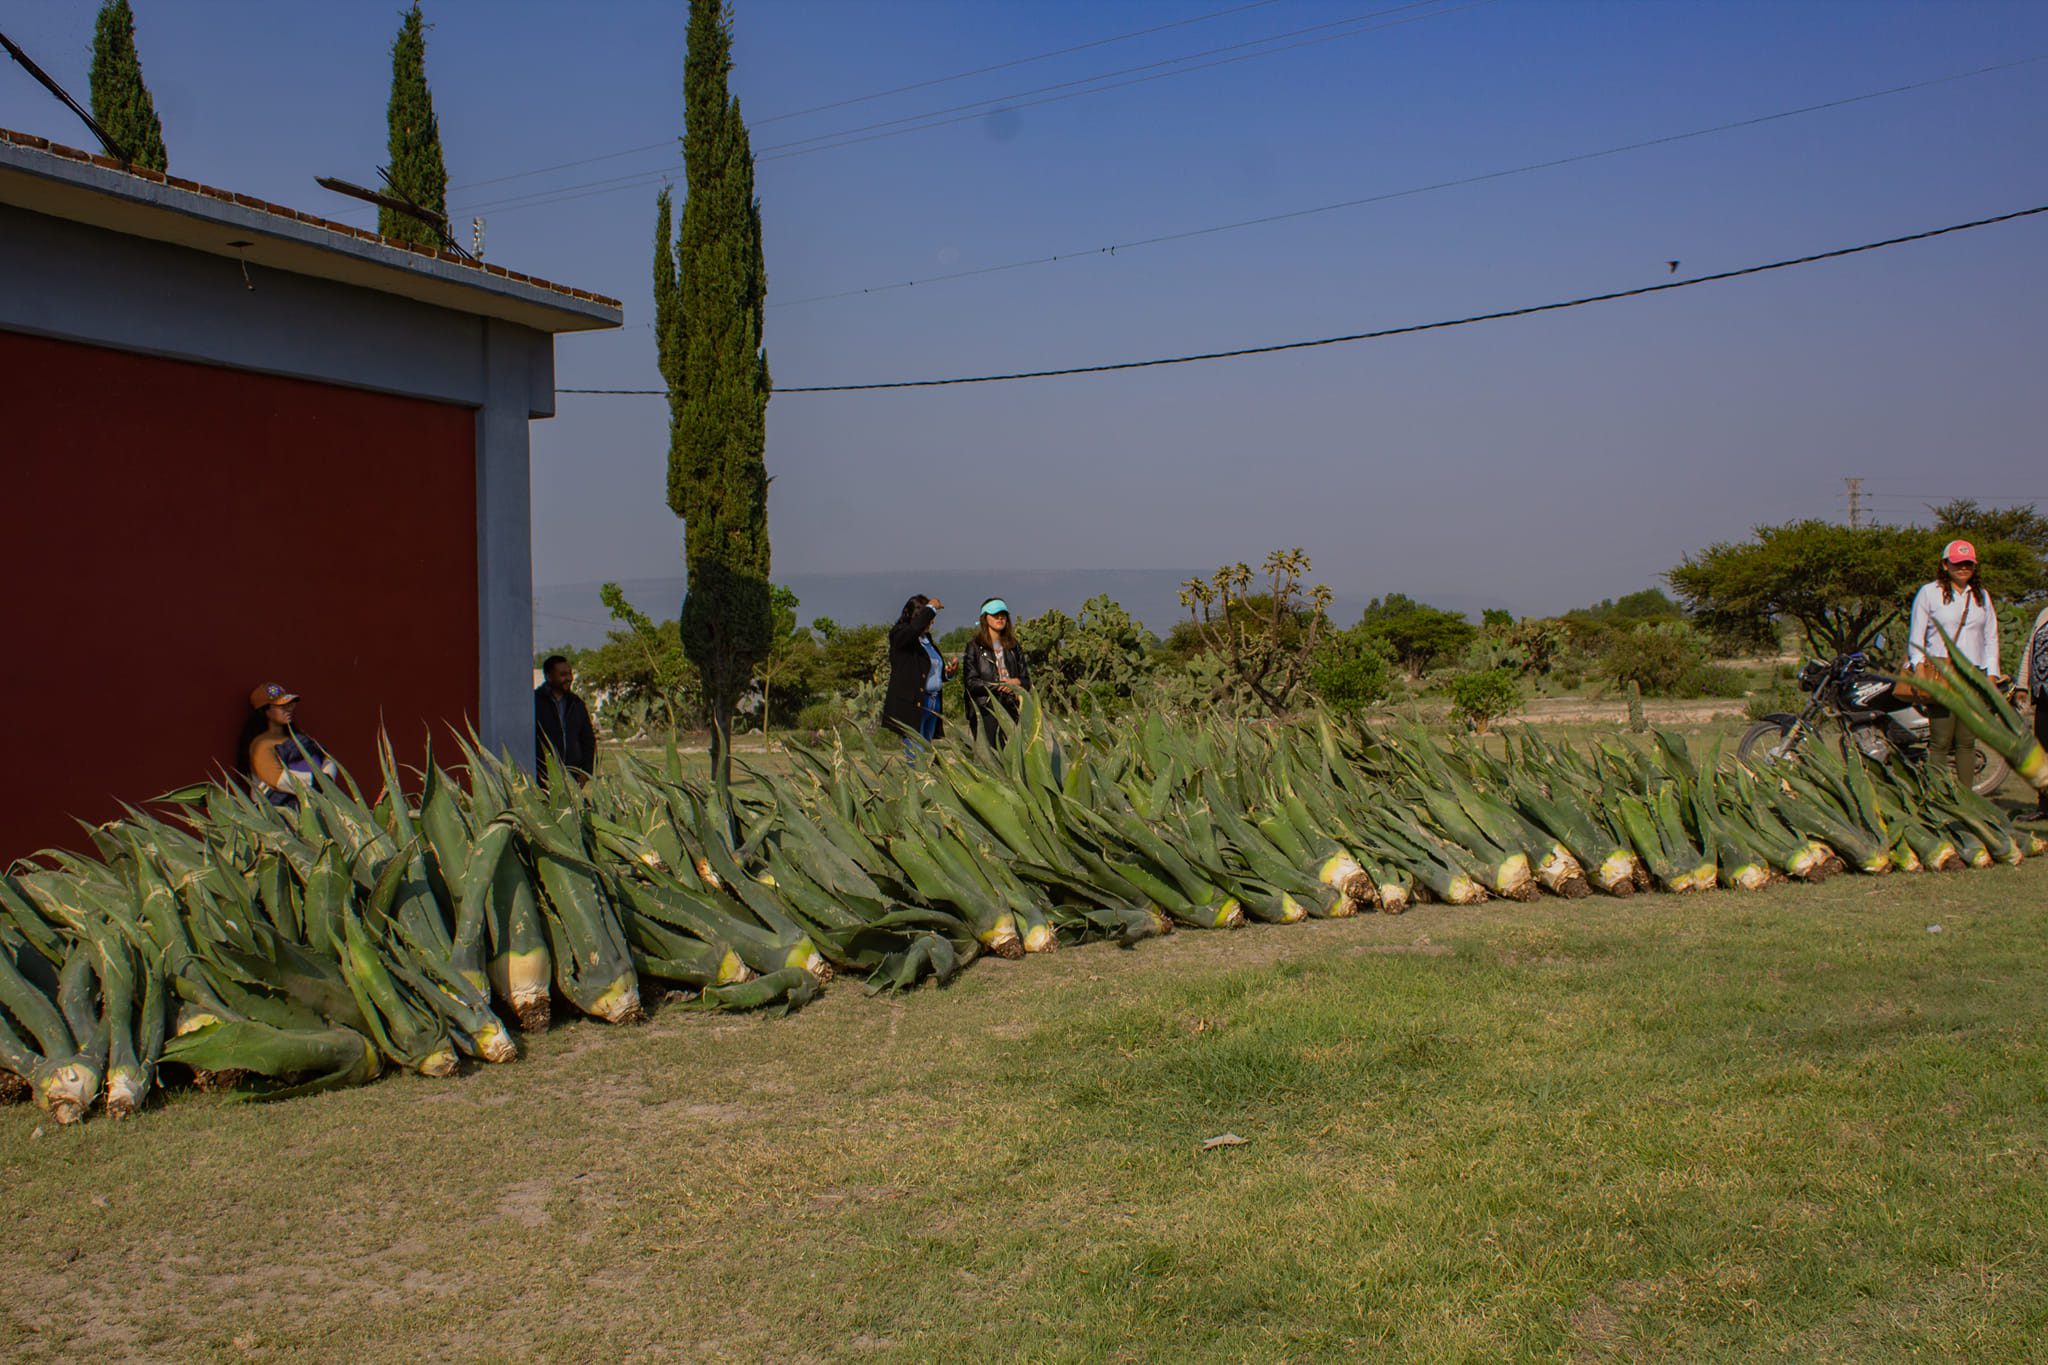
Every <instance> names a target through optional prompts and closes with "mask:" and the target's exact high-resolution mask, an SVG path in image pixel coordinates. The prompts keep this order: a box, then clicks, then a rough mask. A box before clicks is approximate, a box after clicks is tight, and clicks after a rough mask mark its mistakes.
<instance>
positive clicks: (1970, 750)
mask: <svg viewBox="0 0 2048 1365" xmlns="http://www.w3.org/2000/svg"><path fill="white" fill-rule="evenodd" d="M1936 626H1939V627H1941V630H1936V629H1935V627H1936ZM1942 631H1946V632H1948V638H1949V639H1951V640H1954V641H1955V642H1956V651H1957V652H1958V653H1960V654H1961V655H1962V656H1963V657H1964V658H1965V659H1968V660H1969V661H1970V662H1971V663H1973V664H1975V665H1976V666H1977V667H1979V668H1981V669H1983V670H1984V671H1985V672H1986V673H1988V674H1989V675H1991V676H1992V677H1994V678H1996V677H1999V676H2000V674H1999V671H1998V613H1997V612H1996V611H1994V610H1992V607H1991V594H1990V593H1988V592H1986V591H1984V583H1983V580H1981V579H1979V578H1978V577H1977V547H1976V546H1974V545H1972V544H1971V543H1970V542H1969V541H1967V540H1951V541H1950V542H1949V543H1948V544H1947V545H1945V546H1943V547H1942V551H1941V564H1940V565H1939V566H1938V567H1937V568H1936V569H1935V573H1934V581H1933V582H1932V583H1928V584H1925V585H1923V586H1922V587H1921V589H1920V591H1919V592H1917V593H1915V594H1913V616H1912V620H1911V622H1910V624H1908V626H1907V627H1906V668H1907V671H1908V672H1918V671H1920V669H1921V666H1922V665H1924V664H1926V663H1927V662H1928V661H1929V660H1930V659H1945V658H1947V657H1948V646H1947V645H1946V644H1944V643H1942V638H1941V637H1942ZM1927 721H1928V724H1927V757H1928V761H1929V762H1937V761H1940V760H1943V759H1947V760H1950V761H1952V762H1953V763H1954V764H1955V772H1956V778H1957V780H1959V781H1960V782H1962V783H1963V785H1965V786H1968V785H1970V784H1971V783H1973V782H1975V781H1976V780H1977V739H1976V736H1974V735H1972V734H1971V733H1970V731H1969V727H1967V726H1964V725H1959V724H1957V723H1956V718H1955V716H1954V715H1953V714H1951V713H1950V711H1949V710H1948V708H1947V707H1944V706H1934V705H1931V704H1930V705H1929V706H1928V708H1927Z"/></svg>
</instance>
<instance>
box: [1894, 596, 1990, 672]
mask: <svg viewBox="0 0 2048 1365" xmlns="http://www.w3.org/2000/svg"><path fill="white" fill-rule="evenodd" d="M1966 606H1967V607H1968V609H1969V619H1968V620H1965V619H1964V615H1963V613H1964V608H1965V607H1966ZM1937 623H1938V624H1939V625H1940V626H1941V629H1942V630H1945V631H1947V632H1948V633H1949V636H1950V638H1952V639H1953V640H1954V641H1955V642H1956V648H1957V649H1958V650H1959V651H1961V653H1962V656H1963V657H1964V658H1965V659H1968V660H1969V661H1970V662H1971V663H1973V664H1975V665H1977V667H1979V668H1981V669H1983V670H1984V671H1985V672H1986V673H1989V674H1991V675H1992V676H1994V677H1996V676H1998V613H1997V612H1996V611H1994V610H1992V605H1991V594H1990V593H1988V592H1987V593H1985V594H1984V600H1983V601H1982V602H1978V601H1974V600H1972V598H1971V595H1970V593H1968V592H1965V591H1962V590H1960V589H1958V590H1957V591H1956V592H1955V593H1954V595H1953V596H1951V597H1950V598H1949V600H1948V601H1946V602H1944V601H1942V600H1941V584H1940V583H1939V582H1935V583H1927V584H1924V585H1922V587H1921V589H1920V591H1919V592H1917V593H1914V594H1913V617H1912V621H1911V623H1910V624H1909V625H1908V626H1907V627H1906V666H1907V667H1908V668H1911V667H1913V666H1914V665H1916V664H1918V663H1919V662H1920V661H1921V660H1922V659H1926V658H1930V657H1932V658H1936V659H1945V658H1947V657H1948V646H1946V645H1944V644H1943V643H1942V642H1941V633H1940V631H1937V630H1935V628H1934V627H1935V625H1936V624H1937Z"/></svg>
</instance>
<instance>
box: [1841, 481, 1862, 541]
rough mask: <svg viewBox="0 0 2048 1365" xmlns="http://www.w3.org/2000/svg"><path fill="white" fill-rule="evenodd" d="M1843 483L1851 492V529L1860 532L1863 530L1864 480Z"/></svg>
mask: <svg viewBox="0 0 2048 1365" xmlns="http://www.w3.org/2000/svg"><path fill="white" fill-rule="evenodd" d="M1842 483H1843V484H1844V485H1845V486H1846V487H1847V488H1848V490H1849V529H1850V530H1852V531H1860V530H1862V529H1863V480H1861V479H1843V480H1842Z"/></svg>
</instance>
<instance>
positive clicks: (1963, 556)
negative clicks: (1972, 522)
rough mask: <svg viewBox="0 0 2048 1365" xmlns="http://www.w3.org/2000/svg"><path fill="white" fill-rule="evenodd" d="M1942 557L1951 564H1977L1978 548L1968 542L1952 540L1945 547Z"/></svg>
mask: <svg viewBox="0 0 2048 1365" xmlns="http://www.w3.org/2000/svg"><path fill="white" fill-rule="evenodd" d="M1941 557H1942V558H1943V559H1945V560H1947V561H1948V562H1949V563H1951V564H1975V563H1976V562H1977V547H1976V546H1974V545H1972V544H1971V543H1970V542H1969V541H1967V540H1951V541H1950V542H1949V543H1948V544H1947V545H1946V546H1945V547H1943V549H1942V552H1941Z"/></svg>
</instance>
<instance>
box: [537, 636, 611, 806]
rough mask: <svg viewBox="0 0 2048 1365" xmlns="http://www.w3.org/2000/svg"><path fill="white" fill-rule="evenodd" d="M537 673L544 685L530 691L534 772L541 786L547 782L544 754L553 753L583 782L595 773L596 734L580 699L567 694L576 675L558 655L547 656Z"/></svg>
mask: <svg viewBox="0 0 2048 1365" xmlns="http://www.w3.org/2000/svg"><path fill="white" fill-rule="evenodd" d="M540 672H541V677H543V678H544V679H546V681H545V682H543V683H542V684H541V685H540V686H539V687H536V688H534V689H533V764H534V771H536V772H538V773H539V774H540V780H541V781H542V782H543V783H545V782H546V781H547V780H548V750H550V749H553V750H554V751H555V753H556V755H557V756H558V757H559V758H560V759H561V761H562V766H563V767H565V768H567V769H568V770H569V771H570V772H572V773H574V774H576V777H577V779H578V780H579V781H585V782H587V781H589V780H590V775H591V774H592V773H594V772H596V771H597V731H595V730H593V729H592V728H591V726H590V712H589V711H588V710H587V709H586V708H585V707H584V705H583V698H581V697H579V696H577V695H576V694H575V693H574V692H571V691H570V690H569V686H570V684H571V683H573V682H575V681H576V672H575V670H574V669H572V668H570V667H569V661H568V660H567V659H565V658H563V657H562V656H561V655H559V654H550V655H549V656H548V658H547V662H546V663H544V664H542V665H541V666H540Z"/></svg>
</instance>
